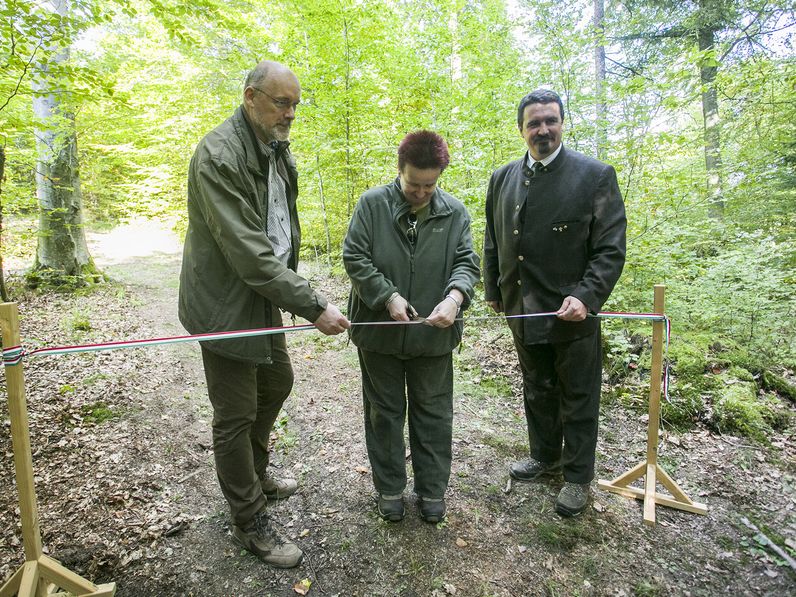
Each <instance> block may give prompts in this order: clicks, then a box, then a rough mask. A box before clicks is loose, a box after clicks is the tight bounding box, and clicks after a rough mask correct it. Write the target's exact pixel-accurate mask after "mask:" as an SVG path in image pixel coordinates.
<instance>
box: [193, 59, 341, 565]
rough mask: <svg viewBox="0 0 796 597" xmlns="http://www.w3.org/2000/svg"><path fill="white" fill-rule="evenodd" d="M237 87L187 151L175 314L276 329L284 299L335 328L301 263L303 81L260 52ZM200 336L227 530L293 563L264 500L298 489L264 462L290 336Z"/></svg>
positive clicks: (217, 325) (201, 323) (284, 383)
mask: <svg viewBox="0 0 796 597" xmlns="http://www.w3.org/2000/svg"><path fill="white" fill-rule="evenodd" d="M244 87H245V88H244V90H243V103H242V104H241V106H240V107H238V109H237V110H236V111H235V113H234V114H233V115H232V116H231V117H230V118H228V119H227V120H226V121H225V122H223V123H222V124H221V125H220V126H218V127H217V128H216V129H214V130H213V131H211V132H210V133H208V134H207V135H206V136H205V137H204V138H203V139H202V140H201V141H200V142H199V145H198V146H197V148H196V151H195V152H194V155H193V158H192V159H191V165H190V168H189V174H188V231H187V233H186V237H185V248H184V253H183V262H182V272H181V274H180V298H179V315H180V321H181V322H182V324H183V325H184V326H185V328H186V329H187V330H188V331H189V332H190V333H192V334H200V333H206V332H220V331H232V330H243V329H252V328H268V327H281V326H282V313H281V311H280V309H284V310H286V311H289V312H290V313H293V314H296V315H300V316H301V317H303V318H305V319H307V320H309V321H311V322H313V323H314V324H315V326H316V327H317V328H318V329H319V330H320V331H321V332H323V333H324V334H339V333H341V332H342V331H343V330H345V329H346V328H348V327H349V325H350V324H349V322H348V320H347V319H346V318H345V317H344V316H343V315H342V314H341V313H340V311H339V310H338V309H337V307H335V306H334V305H332V304H331V303H328V302H327V300H326V299H325V298H324V297H323V296H322V295H321V294H319V293H317V292H316V291H315V290H313V289H312V288H311V287H310V284H309V282H307V280H305V279H304V278H302V277H301V276H299V275H298V274H297V273H296V267H297V265H298V251H299V244H300V242H301V239H300V228H299V221H298V212H297V209H296V197H297V194H298V185H297V172H296V166H295V161H294V160H293V157H292V155H291V154H290V150H289V148H288V145H289V141H288V137H289V134H290V127H291V125H292V124H293V120H294V119H295V117H296V107H297V106H298V104H299V100H300V97H301V88H300V86H299V82H298V79H297V78H296V75H295V74H293V72H291V71H290V70H289V69H288V68H286V67H285V66H283V65H282V64H279V63H276V62H270V61H264V62H261V63H259V64H258V65H257V66H256V67H255V68H254V70H252V71H251V72H250V73H249V74H248V76H247V77H246V82H245V86H244ZM201 345H202V360H203V363H204V370H205V377H206V379H207V390H208V395H209V398H210V402H211V404H212V405H213V454H214V457H215V461H216V472H217V475H218V480H219V483H220V485H221V491H222V493H223V494H224V497H225V498H226V500H227V502H228V503H229V507H230V510H231V514H232V537H233V540H234V541H235V542H236V543H238V544H239V545H241V546H242V547H244V548H246V549H248V550H249V551H251V552H253V553H254V554H256V555H257V556H258V557H260V559H262V560H263V561H264V562H266V563H268V564H271V565H273V566H278V567H283V568H290V567H293V566H296V565H298V563H299V562H300V561H301V558H302V552H301V550H300V549H299V548H298V547H297V546H296V545H294V544H293V543H289V542H286V541H284V540H283V539H282V538H281V537H280V536H279V535H278V534H277V533H276V532H275V531H274V529H273V528H272V526H271V523H270V520H269V518H268V515H267V513H266V509H265V508H266V503H267V501H268V500H278V499H282V498H286V497H288V496H290V495H291V494H293V493H294V492H295V491H296V488H297V483H296V481H294V480H292V479H279V478H276V477H274V476H272V475H270V474H269V472H268V470H267V467H268V443H269V438H270V434H271V429H272V427H273V425H274V421H275V420H276V418H277V415H278V414H279V410H280V408H281V407H282V404H283V403H284V401H285V399H286V398H287V396H288V395H289V394H290V391H291V389H292V387H293V369H292V366H291V363H290V357H289V355H288V352H287V345H286V343H285V335H284V334H274V335H264V336H253V337H247V338H237V339H231V340H217V341H210V342H202V343H201Z"/></svg>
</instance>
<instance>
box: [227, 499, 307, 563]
mask: <svg viewBox="0 0 796 597" xmlns="http://www.w3.org/2000/svg"><path fill="white" fill-rule="evenodd" d="M232 540H233V541H234V542H235V543H237V544H238V545H240V546H241V547H242V548H244V549H248V550H249V551H250V552H252V553H253V554H254V555H256V556H257V557H258V558H260V559H261V560H262V561H263V562H265V563H266V564H270V565H271V566H275V567H277V568H293V567H294V566H298V564H299V562H301V558H302V557H303V556H304V554H303V553H302V551H301V550H300V549H299V548H298V547H297V546H296V544H294V543H290V542H289V541H285V540H284V539H282V538H281V537H280V536H279V535H278V534H277V533H276V531H275V530H274V528H273V527H272V526H271V521H270V520H269V518H268V514H266V513H265V510H261V511H260V512H258V513H257V514H255V516H254V518H252V519H251V521H249V523H247V524H246V525H243V526H237V525H232Z"/></svg>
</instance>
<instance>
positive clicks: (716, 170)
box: [698, 27, 724, 219]
mask: <svg viewBox="0 0 796 597" xmlns="http://www.w3.org/2000/svg"><path fill="white" fill-rule="evenodd" d="M715 36H716V30H715V29H712V28H710V27H703V28H701V29H699V31H698V38H699V50H700V51H701V52H709V51H711V50H713V49H714V44H715ZM717 72H718V66H717V65H716V62H715V60H703V62H702V64H701V65H700V69H699V76H700V82H701V83H702V117H703V120H704V126H705V171H706V174H707V196H708V200H709V201H710V208H709V214H710V216H711V217H712V218H717V219H720V218H722V217H723V216H724V199H723V196H722V176H721V169H722V163H721V121H720V120H719V100H718V94H717V93H716V73H717Z"/></svg>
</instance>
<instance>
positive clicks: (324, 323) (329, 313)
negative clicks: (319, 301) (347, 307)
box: [312, 303, 351, 336]
mask: <svg viewBox="0 0 796 597" xmlns="http://www.w3.org/2000/svg"><path fill="white" fill-rule="evenodd" d="M312 324H313V325H314V326H315V327H316V328H318V329H319V330H320V331H321V332H323V333H324V334H326V335H327V336H334V335H335V334H339V333H341V332H343V331H344V330H347V329H348V328H350V327H351V322H350V321H348V318H347V317H346V316H345V315H343V314H342V313H340V310H339V309H338V308H337V307H335V306H334V305H333V304H332V303H329V304H328V305H326V309H324V310H323V313H321V314H320V316H319V317H318V319H316V320H315V321H313V322H312Z"/></svg>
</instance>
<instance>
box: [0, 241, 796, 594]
mask: <svg viewBox="0 0 796 597" xmlns="http://www.w3.org/2000/svg"><path fill="white" fill-rule="evenodd" d="M95 240H96V242H97V243H98V241H99V240H101V237H100V238H98V239H95ZM93 250H94V255H95V258H96V259H97V261H98V263H100V264H101V265H102V267H103V268H104V269H105V270H106V271H107V272H108V273H109V274H110V275H111V276H112V277H113V278H114V280H115V281H114V283H113V284H109V285H107V286H106V287H103V288H101V289H99V290H96V291H93V292H89V293H83V294H79V295H46V296H45V295H30V294H22V295H17V298H18V299H19V303H20V311H21V314H22V337H23V342H24V343H25V346H26V347H29V348H30V347H36V346H44V345H46V346H56V345H64V344H74V343H76V342H80V343H86V342H101V341H109V340H119V339H126V338H147V337H159V336H169V335H179V334H183V333H184V331H183V330H182V328H181V327H180V326H179V324H178V322H177V318H176V292H177V275H178V271H179V261H180V258H179V253H178V252H177V251H176V249H175V247H174V246H173V245H165V246H163V247H161V251H160V252H156V253H147V252H143V254H138V255H136V256H134V257H132V258H130V257H125V256H123V255H113V256H112V257H111V256H110V255H108V253H110V252H109V251H106V255H103V253H102V251H103V249H102V245H101V244H95V245H94V249H93ZM305 274H306V275H308V276H310V277H311V278H312V279H313V283H314V286H316V287H317V288H320V289H323V290H324V291H326V292H328V293H329V294H330V295H331V296H332V298H333V300H335V301H337V303H338V304H345V295H346V293H347V284H346V283H345V281H344V280H341V279H339V278H335V277H331V276H329V275H328V274H327V273H325V272H324V271H323V270H322V268H320V267H316V266H310V267H307V268H306V269H305ZM675 326H676V322H675ZM289 344H290V345H291V349H292V352H291V354H292V358H293V364H294V369H295V372H296V387H295V389H294V392H293V395H292V396H291V397H290V398H289V400H288V402H287V403H286V408H285V412H284V417H282V419H281V420H280V422H279V424H278V428H277V432H276V434H275V441H274V461H275V463H276V465H277V466H279V467H281V469H282V470H283V472H284V474H286V475H293V476H295V477H296V478H298V479H300V483H301V489H300V491H299V493H298V494H296V495H295V496H294V497H292V498H290V499H289V500H287V501H285V502H283V503H279V504H277V505H275V506H274V507H273V518H274V520H275V521H276V522H277V525H278V526H279V527H280V528H281V530H282V531H283V532H284V533H285V534H286V535H287V536H289V537H290V538H291V539H292V540H294V541H296V542H297V543H298V544H299V545H300V546H301V547H302V549H303V550H304V551H305V554H306V558H305V560H304V562H303V563H302V564H301V565H300V566H299V567H298V568H296V569H293V570H276V569H272V568H269V567H268V566H265V565H263V564H261V563H260V562H259V561H258V560H257V559H255V558H254V557H253V556H251V555H249V554H248V553H246V552H242V551H241V550H240V549H238V548H236V547H235V546H234V545H233V544H232V543H231V541H230V538H229V534H228V531H227V509H226V505H225V502H224V500H223V498H222V496H221V493H220V490H219V489H218V485H217V482H216V478H215V471H214V466H213V458H212V448H211V441H210V419H211V416H212V413H211V410H210V407H209V403H208V401H207V398H206V395H205V388H204V378H203V374H202V370H201V361H200V357H199V352H198V346H196V345H194V344H181V345H177V346H169V347H156V348H150V349H134V350H120V351H113V352H99V353H86V354H79V355H70V356H59V357H43V358H38V359H30V360H29V361H27V362H26V364H25V373H26V378H27V389H28V400H29V415H30V425H31V436H32V445H33V452H34V469H35V473H36V489H37V494H38V500H39V513H40V519H41V528H42V533H43V541H44V544H45V546H46V549H47V551H48V553H49V554H50V555H52V556H53V557H55V558H56V559H59V560H61V561H62V562H63V563H64V564H66V565H67V566H68V567H70V568H71V569H73V570H75V571H76V572H78V573H80V574H82V575H84V576H87V577H89V578H91V579H92V580H94V581H96V582H109V581H115V582H116V583H117V587H118V590H117V595H119V596H120V597H127V596H135V597H147V596H153V597H154V596H164V595H173V596H189V595H192V596H205V595H206V596H222V595H224V596H227V595H233V596H264V595H275V596H287V595H296V594H298V593H297V592H296V590H295V589H294V586H295V585H296V584H297V583H299V582H301V581H302V580H304V579H308V581H309V582H310V583H311V584H310V588H309V593H308V594H309V595H361V596H370V595H385V596H388V595H390V596H391V595H404V596H427V595H466V596H487V595H489V596H516V595H616V596H619V595H672V594H674V595H693V596H698V595H704V596H712V595H724V594H731V595H771V596H775V595H776V596H780V595H787V594H794V592H796V591H795V590H794V588H795V587H796V573H794V571H793V570H792V569H790V567H789V566H788V565H787V564H786V563H785V562H783V561H782V560H781V559H780V558H778V557H777V556H776V555H775V554H773V552H772V551H771V550H769V549H767V548H765V547H764V545H763V544H762V539H761V538H760V537H759V536H758V537H756V536H755V534H754V533H753V532H752V531H750V530H749V529H748V528H747V527H746V526H744V525H743V524H742V522H741V519H742V517H746V518H748V519H749V520H751V521H752V522H754V523H755V524H757V526H758V527H760V529H761V530H762V531H763V532H764V533H765V534H766V535H767V536H768V537H769V538H770V539H772V540H773V541H775V542H776V543H777V544H778V545H779V546H780V547H782V548H784V549H786V550H790V553H791V554H793V553H794V551H793V550H794V549H796V491H794V485H795V481H794V477H795V475H794V473H796V460H795V459H794V442H793V439H794V437H793V435H794V430H793V428H792V427H791V428H789V429H788V430H786V431H785V432H783V434H781V435H780V436H777V437H772V438H771V445H770V446H762V445H759V444H754V443H752V442H751V441H750V440H747V439H743V438H737V437H733V436H726V435H725V436H718V435H715V434H713V433H711V432H709V431H707V430H705V429H702V428H696V429H694V430H692V431H690V432H688V433H682V434H675V433H673V432H669V431H664V433H663V435H662V441H661V447H660V459H661V462H662V464H663V466H664V467H665V468H666V469H667V470H669V472H670V473H671V474H672V475H673V476H674V477H675V479H676V480H677V482H678V483H679V484H680V485H681V486H682V487H683V488H684V489H685V490H686V492H687V493H688V494H689V495H690V496H691V497H692V498H693V499H695V500H697V501H702V502H705V503H707V505H708V506H709V513H708V515H707V516H697V515H693V514H689V513H685V512H679V511H673V510H669V509H666V508H658V511H657V514H658V521H659V524H658V525H657V526H656V527H654V528H648V527H645V526H644V525H643V524H642V514H641V505H640V503H639V502H635V501H632V500H627V499H625V498H621V497H618V496H614V495H611V494H607V493H604V492H601V491H599V490H597V489H595V490H594V500H593V504H592V506H591V507H590V508H589V509H588V510H587V512H586V513H584V514H583V515H582V516H581V517H579V518H578V519H574V520H563V519H561V518H559V517H558V516H557V515H556V514H555V513H554V512H553V502H554V500H555V495H556V492H557V490H558V488H559V484H558V483H555V482H553V483H549V484H517V483H515V484H513V485H512V484H510V483H509V482H508V474H507V465H508V464H509V462H511V461H512V460H514V459H518V458H522V457H524V456H525V454H526V451H527V447H526V446H527V438H526V431H525V425H524V417H523V415H522V404H521V398H520V391H519V377H518V375H517V371H516V365H515V361H514V358H513V349H512V348H511V345H510V341H509V335H508V332H507V330H506V328H505V326H504V325H503V324H502V323H501V322H495V323H488V324H486V325H484V326H482V327H480V329H477V330H476V329H475V328H471V329H470V330H469V331H468V332H467V334H466V342H465V346H464V348H463V350H462V351H461V352H460V353H457V354H456V365H457V374H456V375H457V385H456V392H455V406H454V408H455V422H454V465H453V474H452V478H451V486H450V490H449V495H448V504H449V516H448V519H447V520H446V521H445V522H444V523H441V524H439V525H429V524H426V523H424V522H422V521H421V520H420V519H419V517H418V516H417V515H416V513H415V511H414V505H413V502H412V503H410V507H409V510H408V515H407V517H406V519H405V520H404V521H403V522H402V523H398V524H390V523H386V522H384V521H382V520H380V519H379V518H378V517H377V516H376V514H375V512H374V504H373V499H372V493H371V492H372V484H371V481H370V469H369V464H368V460H367V455H366V451H365V446H364V438H363V429H362V424H361V417H362V408H361V397H360V393H359V370H358V366H357V359H356V353H355V349H354V347H353V346H352V345H349V344H348V343H347V342H346V340H345V338H341V337H332V338H330V337H325V336H322V335H320V334H319V333H315V332H309V333H307V332H302V333H297V334H294V335H293V336H292V337H290V338H289ZM3 385H4V379H3ZM3 389H4V387H3ZM632 391H637V392H638V393H639V399H640V400H642V401H643V400H645V399H646V394H645V389H644V388H636V389H634V390H632ZM3 395H5V394H3ZM0 425H2V428H1V430H0V456H2V458H0V486H2V487H3V489H4V490H3V491H2V493H0V579H5V578H7V577H8V576H9V575H10V574H11V573H12V572H13V571H14V570H16V569H17V568H18V567H19V566H20V565H21V564H22V561H23V552H22V545H21V533H20V528H19V515H18V511H17V504H16V499H17V496H16V491H15V490H14V481H13V462H12V448H11V444H10V437H9V421H8V409H7V404H6V402H5V399H3V400H2V401H0ZM645 442H646V421H645V420H644V417H643V416H641V415H640V414H639V412H636V411H628V410H626V409H624V408H623V407H620V406H618V405H614V404H608V405H606V406H605V407H604V408H603V413H602V421H601V429H600V443H599V446H598V476H599V477H600V478H613V477H615V476H617V475H618V474H621V473H622V472H624V471H626V470H627V469H629V468H630V467H632V466H633V465H634V464H636V463H637V462H639V461H641V460H642V459H643V458H644V454H645V448H646V444H645ZM410 489H411V485H410ZM410 501H411V500H410Z"/></svg>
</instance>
